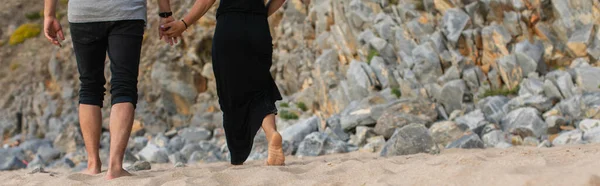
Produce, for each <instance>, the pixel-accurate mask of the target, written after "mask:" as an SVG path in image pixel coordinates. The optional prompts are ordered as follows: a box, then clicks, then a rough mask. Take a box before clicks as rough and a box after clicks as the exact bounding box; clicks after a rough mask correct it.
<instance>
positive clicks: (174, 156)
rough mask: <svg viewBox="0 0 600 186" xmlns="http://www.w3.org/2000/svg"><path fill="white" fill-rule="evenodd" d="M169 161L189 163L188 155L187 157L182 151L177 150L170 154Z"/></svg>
mask: <svg viewBox="0 0 600 186" xmlns="http://www.w3.org/2000/svg"><path fill="white" fill-rule="evenodd" d="M169 162H171V163H172V164H177V163H187V157H185V156H184V155H183V154H181V153H180V152H175V153H173V154H171V155H169Z"/></svg>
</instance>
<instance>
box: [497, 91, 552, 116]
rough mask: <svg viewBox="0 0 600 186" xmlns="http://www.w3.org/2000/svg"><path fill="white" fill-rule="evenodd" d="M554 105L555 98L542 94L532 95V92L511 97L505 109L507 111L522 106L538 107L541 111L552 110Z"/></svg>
mask: <svg viewBox="0 0 600 186" xmlns="http://www.w3.org/2000/svg"><path fill="white" fill-rule="evenodd" d="M552 106H553V100H552V99H549V98H547V97H544V96H542V95H535V96H532V95H531V94H526V95H523V96H519V97H516V98H513V99H511V100H510V101H509V102H508V103H507V104H506V105H504V107H503V109H504V111H505V112H507V113H508V112H510V111H513V110H515V109H518V108H522V107H533V108H535V109H537V110H538V111H539V112H546V111H548V110H550V109H551V108H552Z"/></svg>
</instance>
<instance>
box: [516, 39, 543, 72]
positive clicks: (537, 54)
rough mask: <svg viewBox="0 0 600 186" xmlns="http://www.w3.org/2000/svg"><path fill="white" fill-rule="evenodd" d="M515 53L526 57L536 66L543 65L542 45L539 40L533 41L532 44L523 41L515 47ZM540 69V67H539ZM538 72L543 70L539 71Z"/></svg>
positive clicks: (526, 40)
mask: <svg viewBox="0 0 600 186" xmlns="http://www.w3.org/2000/svg"><path fill="white" fill-rule="evenodd" d="M514 52H515V53H520V54H524V55H526V56H528V57H529V58H531V59H532V60H533V61H535V62H536V63H537V64H538V65H544V64H545V63H544V59H543V57H544V44H543V43H542V42H541V41H540V40H534V41H533V43H532V42H530V41H529V40H528V39H525V40H523V41H521V42H519V43H517V44H516V45H515V48H514ZM540 67H541V66H540ZM538 70H545V69H540V68H538Z"/></svg>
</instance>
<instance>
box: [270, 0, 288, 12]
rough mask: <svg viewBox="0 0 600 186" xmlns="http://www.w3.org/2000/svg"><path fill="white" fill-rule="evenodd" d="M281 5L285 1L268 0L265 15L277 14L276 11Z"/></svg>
mask: <svg viewBox="0 0 600 186" xmlns="http://www.w3.org/2000/svg"><path fill="white" fill-rule="evenodd" d="M283 3H285V0H269V2H268V3H267V12H268V14H267V15H268V16H271V15H272V14H273V13H275V12H277V10H279V8H281V6H283Z"/></svg>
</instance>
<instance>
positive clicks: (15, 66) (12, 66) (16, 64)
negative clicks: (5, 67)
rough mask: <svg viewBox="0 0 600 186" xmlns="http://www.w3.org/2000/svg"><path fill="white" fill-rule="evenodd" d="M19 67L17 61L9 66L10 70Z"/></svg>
mask: <svg viewBox="0 0 600 186" xmlns="http://www.w3.org/2000/svg"><path fill="white" fill-rule="evenodd" d="M19 67H21V65H19V63H11V64H10V67H9V68H10V71H15V70H17V69H18V68H19Z"/></svg>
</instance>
